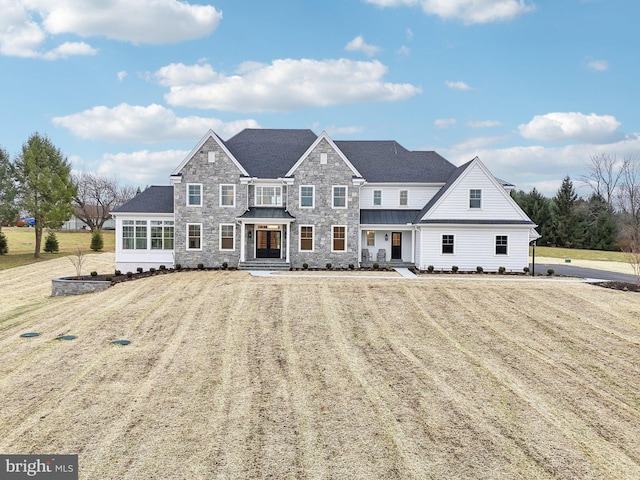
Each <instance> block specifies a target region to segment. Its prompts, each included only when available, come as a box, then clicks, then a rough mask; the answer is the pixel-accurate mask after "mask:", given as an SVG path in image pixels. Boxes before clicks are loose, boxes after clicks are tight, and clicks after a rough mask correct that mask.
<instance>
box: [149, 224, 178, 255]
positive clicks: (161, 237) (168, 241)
mask: <svg viewBox="0 0 640 480" xmlns="http://www.w3.org/2000/svg"><path fill="white" fill-rule="evenodd" d="M151 250H173V220H151Z"/></svg>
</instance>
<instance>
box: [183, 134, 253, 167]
mask: <svg viewBox="0 0 640 480" xmlns="http://www.w3.org/2000/svg"><path fill="white" fill-rule="evenodd" d="M210 138H213V140H214V141H215V142H216V143H217V144H218V146H219V147H220V148H221V149H222V151H223V152H224V153H225V154H226V155H227V156H228V157H229V158H230V159H231V161H232V162H233V163H234V164H235V165H236V167H238V169H239V170H240V171H241V172H242V174H243V175H245V176H247V177H248V176H249V172H247V171H246V170H245V169H244V167H243V166H242V165H241V164H240V162H239V161H238V159H237V158H236V157H234V156H233V155H232V153H231V152H230V151H229V149H228V148H227V147H226V146H225V144H224V143H223V142H222V140H221V139H220V137H218V135H216V133H215V132H214V131H213V130H209V131H208V132H207V133H206V134H205V136H204V137H202V139H201V140H200V141H199V142H198V144H197V145H196V146H195V147H194V148H193V150H191V151H190V152H189V154H188V155H187V156H186V157H185V158H184V160H182V162H180V165H178V167H177V168H176V169H175V170H174V171H173V172H172V173H171V176H174V175H177V174H178V173H180V170H182V169H183V168H184V166H185V165H186V164H187V162H189V160H191V159H192V158H193V156H194V155H195V154H196V153H197V152H198V150H200V149H201V148H202V146H203V145H204V144H205V143H206V141H207V140H209V139H210Z"/></svg>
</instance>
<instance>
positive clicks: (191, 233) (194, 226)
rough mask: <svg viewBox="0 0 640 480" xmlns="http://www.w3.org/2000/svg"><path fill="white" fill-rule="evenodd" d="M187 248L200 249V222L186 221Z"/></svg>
mask: <svg viewBox="0 0 640 480" xmlns="http://www.w3.org/2000/svg"><path fill="white" fill-rule="evenodd" d="M187 250H202V224H201V223H187Z"/></svg>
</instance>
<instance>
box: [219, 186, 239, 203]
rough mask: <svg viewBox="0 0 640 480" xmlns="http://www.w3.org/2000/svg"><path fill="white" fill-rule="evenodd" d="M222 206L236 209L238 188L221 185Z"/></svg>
mask: <svg viewBox="0 0 640 480" xmlns="http://www.w3.org/2000/svg"><path fill="white" fill-rule="evenodd" d="M220 206H221V207H235V206H236V186H235V185H220Z"/></svg>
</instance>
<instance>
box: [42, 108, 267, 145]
mask: <svg viewBox="0 0 640 480" xmlns="http://www.w3.org/2000/svg"><path fill="white" fill-rule="evenodd" d="M52 121H53V124H54V125H56V126H60V127H65V128H67V129H69V130H70V131H71V132H72V133H73V134H74V135H76V136H78V137H81V138H86V139H92V140H107V141H110V142H145V143H158V142H164V141H170V140H192V139H193V138H198V137H200V136H202V135H203V134H204V133H205V132H206V131H208V130H209V129H212V130H214V131H216V132H218V133H219V134H220V135H222V136H223V137H230V136H232V135H234V134H236V133H238V132H239V131H241V130H243V129H244V128H258V127H259V125H258V122H256V121H255V120H251V119H248V120H238V121H234V122H223V121H222V120H219V119H217V118H205V117H195V116H191V117H178V116H176V115H175V113H174V112H173V111H172V110H169V109H167V108H165V107H163V106H161V105H156V104H152V105H149V106H148V107H141V106H133V105H128V104H126V103H122V104H120V105H118V106H116V107H113V108H108V107H104V106H98V107H93V108H91V109H89V110H84V111H82V112H79V113H74V114H72V115H67V116H64V117H55V118H53V120H52Z"/></svg>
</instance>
